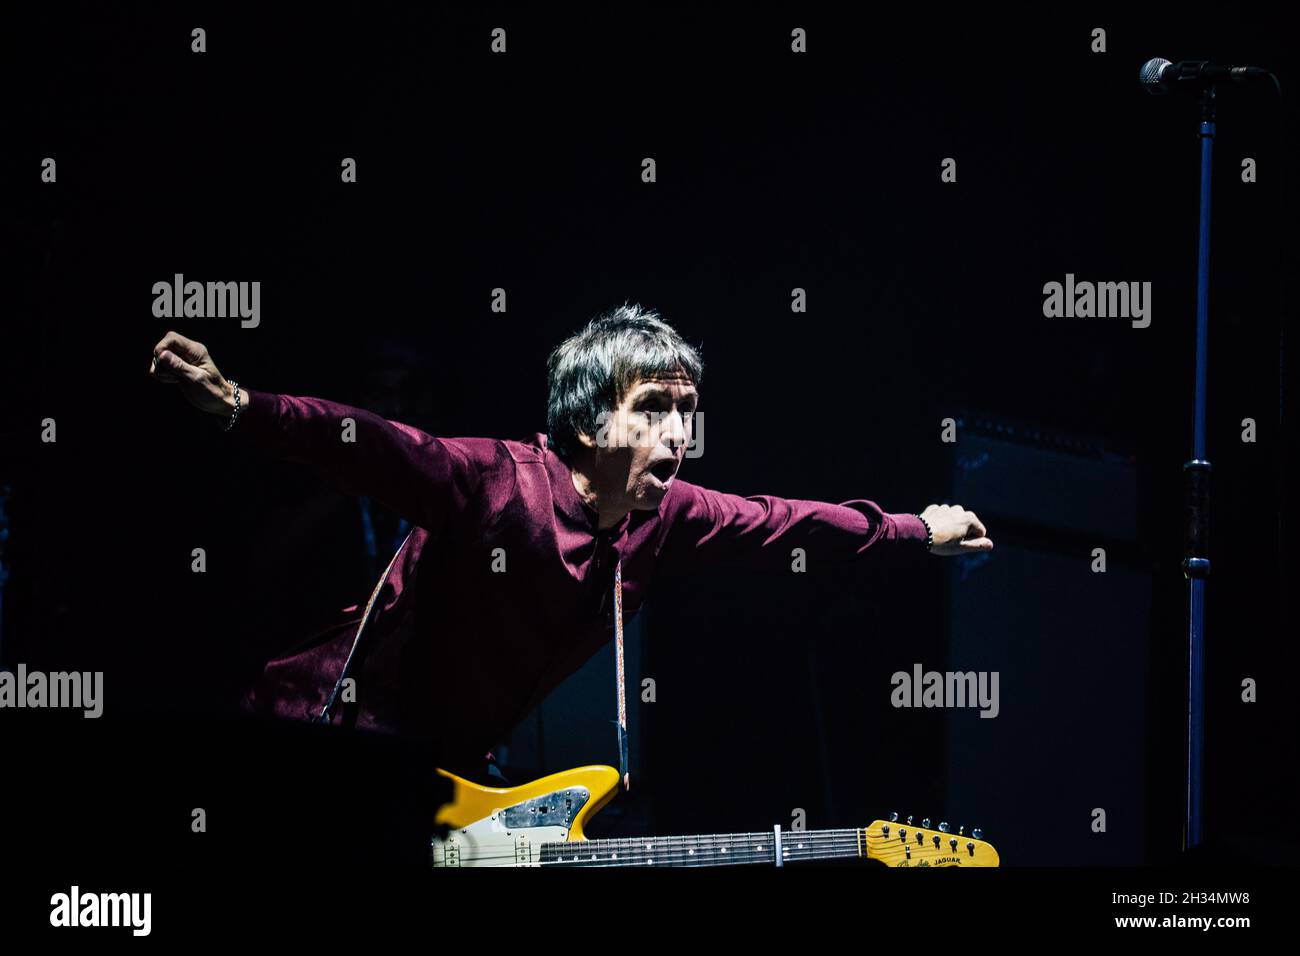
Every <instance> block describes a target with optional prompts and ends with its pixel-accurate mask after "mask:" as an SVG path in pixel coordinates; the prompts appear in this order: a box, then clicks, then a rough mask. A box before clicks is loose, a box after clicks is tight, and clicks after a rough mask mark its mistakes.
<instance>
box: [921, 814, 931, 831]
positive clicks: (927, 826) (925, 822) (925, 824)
mask: <svg viewBox="0 0 1300 956" xmlns="http://www.w3.org/2000/svg"><path fill="white" fill-rule="evenodd" d="M921 826H923V827H924V828H925V829H927V830H928V829H930V818H929V817H926V818H925V819H924V820H922V821H921Z"/></svg>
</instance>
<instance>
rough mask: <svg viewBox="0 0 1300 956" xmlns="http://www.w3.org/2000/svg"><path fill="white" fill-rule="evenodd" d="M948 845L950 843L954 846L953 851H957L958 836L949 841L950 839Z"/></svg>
mask: <svg viewBox="0 0 1300 956" xmlns="http://www.w3.org/2000/svg"><path fill="white" fill-rule="evenodd" d="M948 845H949V846H950V847H952V852H953V853H956V852H957V838H956V837H953V838H952V839H951V840H949V841H948Z"/></svg>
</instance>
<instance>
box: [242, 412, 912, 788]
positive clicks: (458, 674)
mask: <svg viewBox="0 0 1300 956" xmlns="http://www.w3.org/2000/svg"><path fill="white" fill-rule="evenodd" d="M243 394H244V407H243V410H242V411H241V413H240V416H239V420H238V421H237V422H236V424H235V427H234V428H233V429H232V430H231V431H230V433H229V437H230V438H232V439H234V440H238V441H242V442H246V443H248V444H250V445H251V446H253V447H255V448H257V449H260V450H261V451H263V452H265V453H267V454H269V455H271V456H273V457H275V458H279V459H284V460H288V461H296V462H301V463H303V464H306V465H309V466H311V467H313V468H314V469H316V470H317V472H319V473H320V474H321V475H322V476H323V477H324V478H326V479H327V480H329V481H331V482H332V483H333V484H334V485H335V486H336V487H337V488H339V489H340V490H342V491H344V492H347V493H350V494H357V495H369V496H371V497H372V498H374V499H375V500H376V501H378V502H380V503H381V504H383V505H384V506H385V507H387V508H389V509H390V510H391V511H392V512H394V513H395V514H399V515H401V516H403V517H405V518H407V519H408V520H409V521H410V522H411V523H412V524H413V525H415V530H414V531H413V532H412V534H411V536H410V538H409V539H408V540H407V542H406V544H405V545H404V546H403V548H402V551H401V553H400V554H399V555H398V557H397V559H396V561H395V562H394V563H393V566H392V570H391V572H390V573H389V576H388V581H387V583H386V584H385V585H384V588H383V590H382V591H381V592H380V595H379V597H378V599H377V600H376V602H375V607H374V610H373V611H372V615H371V621H370V623H369V624H368V625H367V634H366V638H365V644H366V645H367V648H368V650H367V652H366V656H365V657H364V661H363V665H362V667H361V668H360V670H359V671H357V670H354V672H353V676H354V677H356V679H357V702H358V704H359V707H358V709H357V726H359V727H363V728H370V729H376V730H384V731H389V732H403V733H410V734H416V735H421V736H426V737H430V738H432V740H433V742H434V745H435V747H436V748H437V750H438V752H439V754H440V756H441V758H442V760H443V763H444V765H455V764H457V763H464V764H466V765H469V764H472V763H473V762H474V760H475V758H481V755H482V754H483V752H484V751H485V750H487V749H489V748H490V747H491V746H493V745H494V744H496V743H498V742H499V741H501V740H503V739H504V738H505V737H506V735H507V734H508V733H509V731H510V729H511V728H512V727H513V726H514V725H515V724H516V723H518V722H519V721H520V720H522V719H523V718H524V717H525V716H526V715H527V714H528V712H529V711H530V710H532V708H533V707H535V706H536V705H537V704H538V703H539V702H540V701H541V700H542V698H543V697H545V696H546V694H547V693H549V692H550V691H551V690H552V689H553V688H555V687H556V686H557V685H558V684H559V683H561V682H562V681H563V680H564V679H565V678H566V677H567V676H569V675H570V674H572V673H573V672H574V671H576V670H577V669H578V668H579V667H580V666H581V665H582V664H583V662H585V661H586V660H587V659H588V658H589V657H591V656H592V654H594V653H595V652H596V651H597V650H598V649H599V648H600V647H601V645H603V644H604V643H605V642H606V641H609V640H611V639H612V638H613V635H614V617H613V607H612V603H613V602H612V590H613V574H614V564H615V562H616V561H617V560H618V559H619V558H621V559H622V562H623V569H622V576H623V613H624V618H625V620H626V619H627V618H628V617H630V616H631V615H632V614H634V613H635V612H636V610H637V609H638V608H639V607H640V606H641V603H642V602H643V601H644V600H645V599H646V597H647V595H648V594H649V593H650V588H651V585H652V583H653V581H654V579H655V578H656V577H659V576H663V575H667V574H691V573H695V572H696V571H699V570H701V569H704V568H706V567H708V566H709V565H710V564H712V563H714V562H724V561H725V562H732V563H740V564H742V565H744V566H748V567H753V568H769V569H788V568H789V567H790V563H791V561H792V557H791V550H792V549H794V548H803V549H804V550H805V552H806V554H807V559H808V561H809V563H810V564H812V563H814V562H841V561H848V560H852V559H854V558H856V557H858V556H860V555H862V554H863V553H864V552H866V551H867V550H868V549H869V548H872V547H873V546H875V545H877V544H879V543H881V542H900V543H904V542H905V545H904V546H906V547H908V548H912V549H916V550H917V551H920V550H921V547H922V544H923V542H924V541H925V537H926V529H925V525H924V523H923V522H921V521H920V520H919V519H918V518H916V517H915V516H913V515H910V514H888V513H886V512H884V511H882V510H881V509H880V508H879V507H878V506H877V505H876V504H875V503H873V502H871V501H864V500H853V501H846V502H843V503H842V504H828V503H826V502H820V501H800V500H794V499H788V498H777V497H773V496H770V495H755V496H752V497H748V498H743V497H740V496H738V495H733V494H725V493H723V492H719V491H711V490H709V489H707V488H701V487H699V486H697V485H693V484H690V483H689V482H686V481H682V480H681V478H675V479H674V480H673V482H672V484H671V485H670V486H669V490H668V492H667V494H665V496H664V498H663V500H662V501H661V502H660V505H659V508H658V510H656V511H634V512H632V513H631V514H629V515H628V516H627V517H625V518H624V519H623V520H622V521H621V522H620V523H619V524H618V525H617V526H615V527H614V528H611V529H608V530H605V531H600V530H598V529H597V527H596V525H597V515H596V512H595V510H593V509H592V508H591V507H590V506H588V505H587V504H586V503H585V502H584V501H583V500H582V498H581V497H580V496H579V495H578V492H577V490H576V489H575V488H574V486H573V481H572V478H571V475H570V470H569V468H568V466H567V465H565V463H564V462H563V461H562V460H561V459H560V458H559V457H558V456H557V455H556V454H555V452H554V451H552V450H551V449H550V448H548V447H547V444H546V436H545V435H542V434H537V435H534V436H533V437H532V438H531V439H529V440H526V441H501V440H497V439H493V438H434V437H433V436H431V435H427V434H425V433H424V432H422V431H419V430H418V429H415V428H412V427H410V426H409V425H402V424H399V423H397V422H391V421H387V420H385V419H384V418H382V417H380V416H378V415H375V414H372V413H371V412H367V411H364V410H363V409H359V408H353V407H350V406H347V405H341V404H338V403H336V402H329V401H324V400H322V399H319V398H295V397H290V396H287V395H273V394H269V393H266V392H259V391H255V390H252V389H245V390H243ZM345 418H351V419H353V420H354V421H355V439H356V440H355V442H345V441H343V440H342V436H343V419H345ZM497 549H501V550H499V551H498V550H497ZM381 557H383V558H384V559H386V558H387V556H386V555H385V556H381ZM503 562H504V569H503V568H502V563H503ZM494 567H495V570H494ZM363 608H364V605H362V606H361V607H357V606H354V607H351V608H346V609H344V610H343V611H342V612H340V614H339V618H338V621H337V623H336V624H334V625H333V626H331V627H329V628H327V629H326V630H324V631H322V632H320V633H319V634H317V635H315V636H314V637H313V638H311V639H310V640H309V641H308V642H306V643H305V644H304V645H301V646H299V647H297V648H295V649H294V650H293V651H292V652H291V653H290V654H289V655H288V656H285V657H283V658H280V659H278V660H273V661H271V662H270V663H269V664H268V665H267V666H266V669H265V671H264V672H263V674H262V675H261V677H260V678H259V679H258V681H257V683H256V684H255V686H254V687H253V688H252V689H251V690H250V691H249V693H248V695H247V697H246V698H245V706H246V708H248V709H251V710H253V711H256V712H259V713H264V714H274V715H277V716H282V717H290V718H299V719H307V718H310V717H311V716H313V715H314V714H317V713H319V712H320V709H321V707H322V706H323V705H324V702H325V700H326V699H327V698H328V696H329V694H330V692H331V691H332V689H333V687H334V683H335V681H336V679H337V677H338V675H339V672H340V670H341V669H342V667H343V663H344V661H345V660H346V658H347V655H348V652H349V650H350V649H351V646H352V640H353V637H354V636H355V633H356V629H357V625H358V623H359V622H360V620H361V616H362V610H363ZM341 711H342V708H341V707H339V706H336V708H335V711H334V713H335V720H336V721H337V720H338V719H339V715H340V714H341Z"/></svg>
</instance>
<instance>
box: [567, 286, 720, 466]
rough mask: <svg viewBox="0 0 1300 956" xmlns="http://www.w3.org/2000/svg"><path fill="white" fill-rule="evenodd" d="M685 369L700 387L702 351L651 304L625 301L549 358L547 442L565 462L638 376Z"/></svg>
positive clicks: (702, 371)
mask: <svg viewBox="0 0 1300 956" xmlns="http://www.w3.org/2000/svg"><path fill="white" fill-rule="evenodd" d="M677 372H682V373H685V374H686V376H687V377H688V378H690V380H691V382H692V383H693V384H694V385H695V386H696V387H697V388H698V387H699V384H700V379H701V378H703V376H704V362H703V361H702V360H701V359H700V354H699V352H698V351H697V350H696V349H695V348H693V347H692V346H690V345H689V344H687V343H686V342H685V341H683V339H682V337H681V336H680V335H678V334H677V331H676V330H675V329H674V328H673V327H672V326H671V325H669V324H668V323H667V322H665V321H664V320H663V319H661V318H659V315H658V314H657V313H656V312H654V311H652V310H649V309H643V308H642V307H641V306H640V305H639V304H632V305H629V304H628V303H627V302H624V303H623V304H622V305H620V306H618V307H617V308H613V309H610V310H609V311H608V312H605V313H603V314H601V315H598V316H596V318H594V319H592V320H591V321H590V322H588V323H587V326H586V328H584V329H583V330H582V331H581V332H577V333H575V334H574V335H571V336H570V337H569V338H567V339H565V340H564V342H562V343H561V344H560V346H559V347H558V348H556V350H555V351H554V352H552V353H551V357H550V358H549V359H547V361H546V376H547V383H548V386H549V395H548V397H547V401H546V428H547V444H549V445H550V447H551V448H553V449H554V450H555V453H556V454H557V455H559V456H560V457H561V458H563V459H564V460H565V461H568V462H572V461H573V456H574V455H576V454H577V452H578V451H579V449H580V448H581V447H582V446H581V443H580V442H579V440H578V436H579V435H580V434H585V435H591V436H594V435H595V434H596V432H597V429H598V427H599V421H598V419H599V416H600V414H601V413H602V412H606V413H608V412H612V411H613V410H614V409H616V408H617V407H618V406H619V405H620V404H622V402H623V399H624V398H625V397H626V396H627V393H628V391H629V390H630V389H631V388H632V386H633V385H634V384H635V383H636V382H637V380H639V379H643V378H650V377H652V376H655V375H662V374H673V373H677Z"/></svg>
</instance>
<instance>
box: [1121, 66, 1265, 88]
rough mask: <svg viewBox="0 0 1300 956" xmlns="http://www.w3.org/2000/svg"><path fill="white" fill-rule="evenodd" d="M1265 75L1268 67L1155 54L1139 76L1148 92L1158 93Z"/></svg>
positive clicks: (1240, 81)
mask: <svg viewBox="0 0 1300 956" xmlns="http://www.w3.org/2000/svg"><path fill="white" fill-rule="evenodd" d="M1268 75H1269V74H1268V70H1266V69H1264V68H1263V67H1258V66H1223V65H1221V64H1218V63H1211V62H1210V61H1209V60H1179V61H1178V62H1177V63H1170V62H1169V61H1168V60H1166V59H1164V58H1163V57H1155V58H1153V59H1150V60H1147V61H1146V62H1145V63H1143V64H1142V69H1141V70H1140V71H1139V72H1138V79H1139V80H1140V81H1141V83H1142V85H1143V86H1144V87H1146V90H1147V92H1148V93H1152V94H1160V93H1172V92H1174V91H1175V90H1180V91H1187V92H1197V91H1199V90H1203V89H1205V87H1207V86H1211V85H1213V84H1215V83H1219V82H1222V81H1223V80H1231V81H1232V82H1234V83H1243V82H1245V81H1246V80H1251V79H1255V78H1257V77H1261V76H1268Z"/></svg>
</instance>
